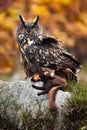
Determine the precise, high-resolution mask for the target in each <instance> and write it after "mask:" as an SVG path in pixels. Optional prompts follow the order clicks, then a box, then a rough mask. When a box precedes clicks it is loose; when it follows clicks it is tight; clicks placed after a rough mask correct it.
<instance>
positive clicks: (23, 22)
mask: <svg viewBox="0 0 87 130" xmlns="http://www.w3.org/2000/svg"><path fill="white" fill-rule="evenodd" d="M19 18H20V21H21V23H22V25H23V26H24V27H25V28H26V26H25V21H24V19H23V17H22V16H21V15H19Z"/></svg>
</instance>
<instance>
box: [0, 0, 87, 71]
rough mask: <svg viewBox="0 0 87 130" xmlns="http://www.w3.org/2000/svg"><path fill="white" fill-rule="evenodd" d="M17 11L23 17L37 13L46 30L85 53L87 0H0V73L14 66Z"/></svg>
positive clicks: (27, 18)
mask: <svg viewBox="0 0 87 130" xmlns="http://www.w3.org/2000/svg"><path fill="white" fill-rule="evenodd" d="M19 14H22V15H23V16H24V17H25V19H26V20H32V19H34V17H35V16H36V15H37V14H39V15H40V24H41V25H42V28H43V29H44V32H45V33H47V34H50V35H53V36H55V37H56V38H59V39H61V40H62V41H63V42H64V45H67V46H69V47H71V48H72V47H73V48H75V49H76V51H77V50H78V53H79V54H80V53H81V54H84V53H85V52H87V51H86V47H87V40H86V39H87V38H86V37H87V0H6V1H5V0H0V73H9V72H12V70H13V68H15V67H16V64H15V62H16V59H15V57H16V56H17V55H16V53H17V52H18V51H17V41H16V37H15V33H16V28H17V25H18V22H19V18H18V15H19ZM83 42H84V43H83ZM76 47H77V48H76ZM78 47H79V48H78ZM81 48H83V49H82V50H81ZM84 50H85V51H84ZM85 55H86V54H85Z"/></svg>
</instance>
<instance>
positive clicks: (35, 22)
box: [33, 15, 39, 27]
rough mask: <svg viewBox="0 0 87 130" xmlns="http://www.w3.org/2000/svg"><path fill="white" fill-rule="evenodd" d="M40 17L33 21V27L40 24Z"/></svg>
mask: <svg viewBox="0 0 87 130" xmlns="http://www.w3.org/2000/svg"><path fill="white" fill-rule="evenodd" d="M38 20H39V15H37V16H36V18H35V20H34V21H33V27H34V26H35V25H36V24H38Z"/></svg>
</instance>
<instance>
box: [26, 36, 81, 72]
mask: <svg viewBox="0 0 87 130" xmlns="http://www.w3.org/2000/svg"><path fill="white" fill-rule="evenodd" d="M25 55H26V57H27V59H28V60H29V61H30V62H31V63H32V64H33V65H35V67H36V68H38V69H40V68H41V67H48V68H50V69H55V70H56V69H57V70H58V69H60V68H62V69H63V68H64V69H65V68H70V69H71V70H74V71H76V69H77V68H80V62H79V61H78V60H77V59H75V58H74V57H73V56H72V55H71V54H70V53H68V52H67V51H66V49H64V48H63V47H62V45H61V44H60V42H59V41H58V40H56V39H54V38H52V37H45V38H43V40H42V41H41V42H39V44H32V45H31V46H27V48H26V49H25Z"/></svg>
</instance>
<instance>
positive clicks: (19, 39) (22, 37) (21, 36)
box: [18, 34, 25, 44]
mask: <svg viewBox="0 0 87 130" xmlns="http://www.w3.org/2000/svg"><path fill="white" fill-rule="evenodd" d="M24 41H25V35H24V34H20V35H19V36H18V42H19V43H21V44H22V43H24Z"/></svg>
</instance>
